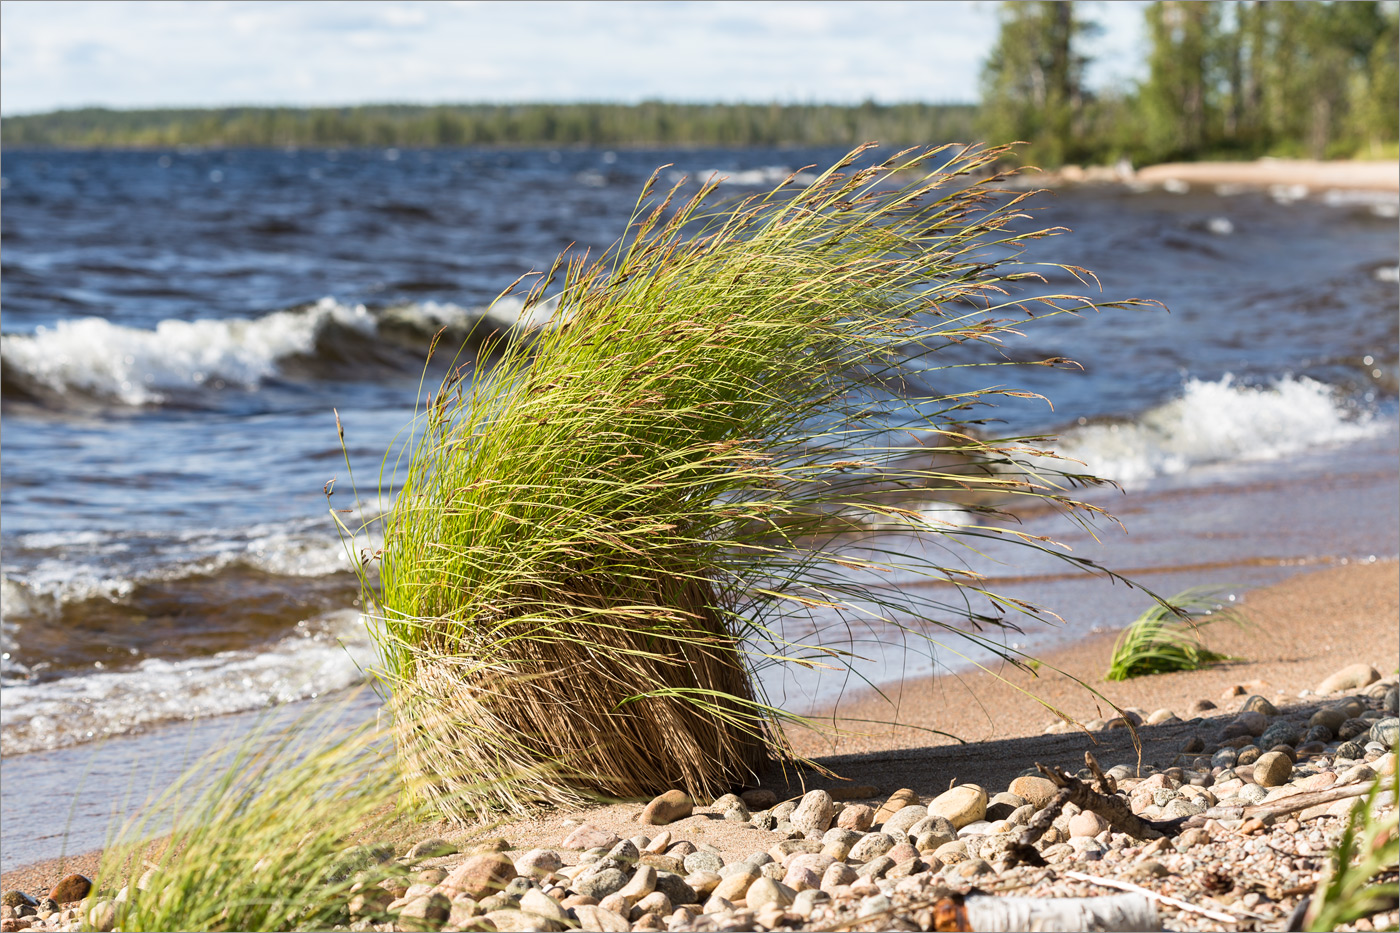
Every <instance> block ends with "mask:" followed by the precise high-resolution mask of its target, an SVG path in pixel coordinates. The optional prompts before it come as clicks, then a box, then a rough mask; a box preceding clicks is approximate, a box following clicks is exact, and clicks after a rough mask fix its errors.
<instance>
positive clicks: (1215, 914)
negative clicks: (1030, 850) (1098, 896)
mask: <svg viewBox="0 0 1400 933" xmlns="http://www.w3.org/2000/svg"><path fill="white" fill-rule="evenodd" d="M1064 876H1065V877H1066V878H1077V879H1078V880H1080V881H1087V882H1089V883H1090V884H1099V885H1103V886H1104V887H1106V888H1117V889H1119V890H1120V891H1131V892H1132V893H1134V894H1137V895H1140V896H1142V897H1146V898H1151V899H1152V900H1154V901H1160V902H1161V903H1163V904H1167V905H1169V906H1172V907H1175V908H1177V909H1178V910H1187V911H1190V912H1191V913H1193V914H1200V915H1201V916H1203V917H1209V918H1210V919H1212V920H1218V921H1219V922H1221V923H1238V922H1239V919H1240V918H1239V917H1236V916H1235V915H1234V914H1227V913H1225V912H1224V911H1219V910H1211V909H1210V908H1208V907H1197V906H1196V905H1195V904H1191V903H1188V902H1187V901H1183V900H1182V899H1181V898H1179V897H1171V896H1169V895H1166V894H1158V893H1157V892H1156V891H1152V890H1149V889H1148V888H1144V887H1142V886H1141V885H1136V884H1133V883H1132V882H1130V881H1119V880H1118V879H1116V878H1100V877H1098V876H1097V875H1086V874H1084V872H1082V871H1067V872H1064Z"/></svg>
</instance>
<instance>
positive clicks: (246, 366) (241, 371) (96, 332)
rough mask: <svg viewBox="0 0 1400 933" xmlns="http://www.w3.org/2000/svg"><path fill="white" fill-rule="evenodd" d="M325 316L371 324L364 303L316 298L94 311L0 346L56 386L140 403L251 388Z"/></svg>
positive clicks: (303, 348) (306, 346)
mask: <svg viewBox="0 0 1400 933" xmlns="http://www.w3.org/2000/svg"><path fill="white" fill-rule="evenodd" d="M332 321H334V322H335V323H338V324H340V325H342V326H346V327H352V328H354V329H356V330H359V331H362V332H364V333H367V334H368V333H372V332H374V330H375V323H374V318H373V316H372V315H371V314H370V313H369V312H368V311H367V310H365V307H364V305H354V306H348V305H343V304H340V303H338V302H336V301H334V300H333V299H330V298H323V299H321V301H319V302H317V303H316V305H315V306H313V307H312V308H310V309H306V310H295V311H275V312H273V313H272V314H269V315H266V316H264V317H260V318H256V319H253V320H244V319H219V318H215V319H208V320H199V321H177V320H166V321H161V322H160V323H159V324H157V325H156V327H155V329H154V330H145V329H141V328H133V327H123V326H121V325H118V324H113V323H112V322H111V321H108V320H106V319H104V318H96V317H88V318H79V319H77V320H68V321H60V322H59V323H58V324H56V325H54V326H53V327H39V328H38V329H37V330H35V332H34V333H33V334H27V335H20V334H7V335H5V336H4V337H0V354H3V356H4V363H5V365H6V366H18V367H20V368H21V369H23V370H24V371H25V372H26V373H27V374H28V375H29V376H30V377H31V378H33V379H35V380H36V381H38V382H39V383H41V384H43V385H45V386H48V387H49V388H51V389H54V390H56V391H60V392H62V391H66V390H69V389H78V390H81V391H84V392H88V393H91V394H94V395H99V396H106V397H112V398H116V399H119V400H120V401H123V402H125V403H127V404H129V405H145V404H153V403H159V402H161V401H164V400H165V399H166V398H167V397H168V394H169V393H170V392H172V391H178V390H190V389H197V388H199V387H201V386H206V385H213V386H216V387H217V386H218V385H219V384H220V383H224V384H228V385H234V386H242V387H246V388H252V387H254V386H256V385H257V384H258V383H259V382H261V381H262V380H264V379H266V378H268V377H269V376H272V375H274V374H275V373H276V371H277V363H278V361H279V360H281V359H284V358H286V357H289V356H292V355H295V354H300V353H309V352H311V351H312V350H313V349H314V348H315V345H316V337H317V335H318V334H319V333H320V332H321V331H322V330H323V329H324V328H325V327H326V326H327V325H328V324H330V323H331V322H332Z"/></svg>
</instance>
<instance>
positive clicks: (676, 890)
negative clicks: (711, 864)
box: [656, 871, 719, 907]
mask: <svg viewBox="0 0 1400 933" xmlns="http://www.w3.org/2000/svg"><path fill="white" fill-rule="evenodd" d="M700 874H707V873H700V872H697V875H700ZM715 883H716V884H718V883H719V882H718V881H716V882H715ZM656 890H658V891H660V892H661V893H662V894H665V895H666V897H667V898H668V899H669V900H670V901H671V903H672V904H674V905H675V906H677V907H680V906H681V905H682V904H698V903H700V895H699V893H698V892H697V891H696V889H695V888H694V887H693V886H692V885H691V884H690V882H689V881H687V880H686V879H685V878H682V877H681V876H680V875H678V874H676V873H675V872H670V871H659V872H657V873H656Z"/></svg>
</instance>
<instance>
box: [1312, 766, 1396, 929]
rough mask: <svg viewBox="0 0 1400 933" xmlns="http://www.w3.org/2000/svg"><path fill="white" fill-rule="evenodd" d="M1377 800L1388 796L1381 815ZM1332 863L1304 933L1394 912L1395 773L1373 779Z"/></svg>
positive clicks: (1380, 803) (1358, 805)
mask: <svg viewBox="0 0 1400 933" xmlns="http://www.w3.org/2000/svg"><path fill="white" fill-rule="evenodd" d="M1390 754H1392V755H1393V754H1395V752H1394V751H1393V750H1392V751H1391V753H1390ZM1382 794H1388V796H1389V803H1388V804H1387V805H1385V807H1384V808H1385V810H1386V812H1384V813H1382V812H1381V810H1382V809H1383V803H1382V799H1381V795H1382ZM1331 859H1332V864H1331V867H1330V869H1329V871H1328V874H1327V877H1326V878H1325V880H1324V881H1323V883H1322V884H1320V885H1319V889H1318V893H1317V894H1316V895H1315V896H1314V899H1313V903H1312V904H1310V905H1309V908H1308V912H1307V916H1308V920H1309V923H1308V929H1309V930H1312V931H1314V933H1320V931H1330V930H1335V929H1337V927H1339V926H1342V925H1344V924H1352V923H1355V922H1356V921H1358V920H1360V919H1362V918H1364V917H1369V916H1370V915H1372V914H1375V913H1379V912H1381V911H1384V910H1394V909H1395V906H1396V903H1397V900H1400V769H1394V768H1393V769H1392V770H1391V772H1390V774H1389V775H1388V776H1386V777H1382V778H1379V779H1377V781H1376V783H1375V785H1374V786H1373V787H1372V788H1371V792H1370V793H1369V794H1367V795H1366V796H1365V797H1364V798H1362V799H1361V800H1359V801H1357V803H1356V806H1354V807H1352V809H1351V813H1350V815H1349V816H1348V817H1347V825H1346V828H1345V829H1343V830H1342V837H1341V839H1339V840H1338V841H1337V847H1336V848H1335V849H1333V850H1332V854H1331Z"/></svg>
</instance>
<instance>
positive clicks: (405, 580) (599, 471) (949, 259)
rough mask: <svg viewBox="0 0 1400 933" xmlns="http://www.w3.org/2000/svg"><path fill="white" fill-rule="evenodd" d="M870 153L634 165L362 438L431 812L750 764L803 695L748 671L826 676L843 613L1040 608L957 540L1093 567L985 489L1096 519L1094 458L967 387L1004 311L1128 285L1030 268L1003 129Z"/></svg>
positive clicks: (1000, 327) (1020, 318)
mask: <svg viewBox="0 0 1400 933" xmlns="http://www.w3.org/2000/svg"><path fill="white" fill-rule="evenodd" d="M868 150H869V147H862V148H860V149H857V150H855V151H854V152H852V153H850V154H849V155H847V156H846V157H844V158H842V159H840V160H839V161H838V162H837V163H836V164H834V165H833V166H831V167H830V168H828V169H826V170H825V171H822V172H820V173H817V174H815V176H812V177H799V176H798V175H796V174H794V175H793V176H791V177H789V178H788V179H787V180H786V181H785V182H783V183H782V184H781V185H779V186H777V187H776V188H775V189H774V190H772V191H769V192H767V193H764V194H761V195H756V196H753V197H749V198H747V199H744V200H741V201H738V202H727V203H717V202H716V198H717V190H718V181H716V180H713V179H712V180H711V181H710V182H708V183H705V184H703V185H701V186H699V189H698V191H697V192H696V193H694V194H693V195H692V196H690V197H688V198H683V197H682V188H681V185H680V184H678V185H677V186H676V187H675V188H673V189H671V190H670V192H669V193H661V192H658V191H657V189H656V187H655V183H656V181H657V178H658V175H657V174H654V175H653V176H652V179H651V181H649V182H648V183H647V184H646V186H645V187H644V189H643V192H642V195H641V197H640V198H639V200H638V202H637V207H636V211H635V213H634V215H633V220H632V222H631V223H630V225H629V227H628V229H627V231H626V233H625V235H624V236H623V238H622V239H621V240H619V241H618V243H616V244H615V245H614V246H613V247H612V248H610V249H609V250H607V251H606V252H604V253H603V254H602V255H599V256H593V257H590V256H589V255H587V254H583V255H576V254H567V255H565V256H561V257H560V259H559V260H558V261H556V263H555V264H554V265H553V267H552V268H551V269H550V270H549V272H548V273H547V274H544V275H541V276H540V277H539V278H538V280H537V281H536V282H535V283H534V284H533V286H532V288H531V289H530V290H529V294H528V295H527V296H526V298H525V310H526V313H529V311H530V310H531V309H532V308H536V307H539V306H541V303H542V302H544V301H547V300H550V301H557V305H556V306H555V307H556V311H555V312H554V314H553V317H552V319H551V320H550V322H549V323H548V324H547V325H546V326H542V327H537V328H534V329H530V330H526V329H523V328H521V329H517V330H515V331H512V332H509V333H506V334H502V335H498V336H497V337H496V338H495V339H494V340H492V341H487V342H486V345H487V346H488V348H489V352H484V353H483V354H482V355H481V356H479V357H478V359H477V360H475V361H474V362H473V361H463V360H461V359H458V360H457V361H456V364H457V365H455V366H454V367H453V368H452V369H451V371H450V373H449V375H448V376H447V377H446V378H445V380H444V381H443V383H442V385H441V386H440V387H439V390H438V391H437V392H435V393H433V394H430V395H429V396H427V397H426V398H425V399H424V400H423V403H422V405H421V409H420V411H419V414H418V416H417V417H416V419H415V421H414V423H413V424H412V426H411V428H410V429H409V430H408V432H407V438H406V440H405V441H403V442H402V444H401V446H399V447H398V448H397V449H398V453H397V454H394V452H393V451H391V454H390V456H389V457H388V458H386V462H385V469H384V472H383V473H382V474H381V477H380V490H381V493H382V494H389V493H390V492H391V491H392V494H393V501H392V503H391V504H390V505H389V506H388V507H386V508H384V509H383V513H382V518H381V519H380V521H382V526H381V528H380V529H377V530H378V531H381V532H382V547H381V548H379V549H378V550H377V551H376V552H375V553H373V554H366V555H365V557H366V563H367V564H368V563H369V562H372V561H377V562H378V566H377V568H368V569H366V571H365V572H364V574H363V577H362V580H363V582H364V585H365V590H366V596H367V600H366V605H367V607H368V609H369V614H370V615H371V617H372V619H373V623H372V624H373V628H374V633H375V636H376V639H377V641H378V643H379V646H380V649H381V653H382V670H381V671H380V677H381V678H382V682H383V683H384V684H386V685H387V687H388V693H389V696H390V702H389V706H390V708H391V710H392V714H393V717H394V728H395V732H396V736H397V738H398V742H399V745H400V760H401V761H402V762H403V764H404V767H405V769H406V776H407V777H408V779H409V784H410V786H411V787H412V788H415V789H418V790H421V791H422V792H423V793H426V794H427V795H428V796H429V797H430V798H431V800H432V802H433V803H435V804H436V805H437V806H438V808H439V809H440V810H441V811H442V812H444V813H445V814H447V815H449V816H455V817H460V818H471V817H473V816H480V815H481V814H482V813H484V812H487V811H490V810H499V809H501V808H505V809H507V810H512V811H522V810H525V809H528V808H530V807H532V806H535V805H537V804H539V803H541V802H549V803H560V804H571V803H577V802H581V801H584V800H588V799H596V798H597V797H600V796H601V797H613V798H635V797H639V796H647V795H650V794H653V793H656V792H657V791H660V790H665V789H668V788H680V789H682V790H684V791H686V792H687V793H689V794H690V795H692V796H694V797H696V798H708V797H713V796H715V795H718V794H720V793H724V792H726V791H729V790H731V789H733V788H735V787H739V786H744V785H749V784H752V783H753V782H755V781H756V780H757V779H758V777H759V775H760V773H761V771H762V769H763V768H764V766H765V764H766V763H768V762H770V761H772V760H774V759H776V760H779V761H788V760H791V759H792V757H793V755H792V750H791V747H790V746H789V745H788V743H787V740H786V738H785V733H784V726H785V725H787V724H789V723H791V722H792V721H793V720H794V719H797V718H798V717H795V716H793V715H791V714H790V713H788V712H786V711H784V710H782V709H780V708H778V706H777V705H776V704H775V703H772V702H770V700H769V698H768V696H767V695H766V692H765V690H764V688H763V686H762V680H761V676H762V675H763V674H764V673H765V670H764V669H765V668H766V667H768V666H770V665H790V664H800V665H803V666H805V667H827V668H834V669H836V670H837V671H846V672H850V671H851V670H852V668H853V662H854V661H855V660H856V655H857V654H858V647H857V642H858V640H859V638H861V637H865V635H869V637H875V638H879V639H881V640H885V641H888V640H890V639H891V638H900V639H907V640H909V641H910V642H911V643H921V644H922V643H930V642H941V643H951V642H949V641H948V640H946V639H943V638H942V636H944V635H947V636H949V637H950V638H954V637H957V638H967V639H971V640H972V641H974V642H978V643H980V644H982V645H984V646H986V647H988V648H990V649H992V650H995V651H997V652H998V653H1001V654H1003V656H1007V655H1008V654H1010V655H1014V651H1011V650H1010V649H1007V648H1005V647H1001V646H998V645H997V644H996V643H995V641H994V640H993V639H992V638H990V637H989V635H988V634H986V633H985V631H984V630H986V629H988V628H989V627H990V628H993V629H995V628H996V627H1001V626H1008V625H1013V626H1014V625H1017V624H1019V623H1020V622H1023V621H1025V620H1027V619H1034V620H1042V621H1054V619H1055V617H1054V615H1053V613H1050V612H1049V611H1047V610H1045V609H1043V608H1041V607H1038V606H1035V605H1032V604H1030V603H1027V602H1025V601H1022V600H1017V599H1013V598H1010V597H1006V596H1002V595H999V594H996V593H993V592H991V591H989V590H988V589H987V588H986V586H985V578H984V576H983V575H982V574H981V573H980V572H978V571H977V570H976V569H974V568H972V567H971V565H970V563H969V560H970V559H971V558H973V557H975V556H976V555H977V554H978V553H981V551H982V550H983V549H984V548H986V547H993V546H997V543H998V542H1003V541H1010V542H1014V543H1015V544H1018V545H1024V546H1025V547H1026V548H1029V549H1034V550H1036V551H1039V552H1043V553H1048V554H1054V555H1055V556H1057V557H1059V558H1061V559H1063V560H1065V561H1069V562H1070V563H1072V564H1073V565H1074V566H1076V567H1080V568H1083V569H1085V570H1090V571H1096V570H1099V569H1101V568H1098V567H1096V565H1094V564H1092V563H1090V562H1088V561H1086V560H1083V559H1080V558H1078V557H1076V556H1074V555H1072V554H1069V553H1068V552H1067V551H1066V550H1065V549H1062V548H1060V547H1059V546H1058V545H1056V544H1055V543H1054V542H1053V541H1050V540H1048V539H1044V538H1041V537H1037V536H1034V535H1031V534H1029V533H1026V532H1023V531H1021V530H1019V529H1018V528H1016V526H1015V524H1014V523H1012V522H1010V521H1006V520H1004V519H1005V516H1004V515H1002V514H1001V513H1002V511H1003V510H1004V509H1005V507H1006V506H1007V505H1008V504H1010V505H1012V506H1013V507H1014V505H1015V503H1017V502H1028V503H1034V504H1038V505H1049V506H1051V507H1054V508H1057V509H1060V510H1062V511H1064V512H1065V513H1066V514H1068V515H1070V516H1072V517H1074V518H1076V519H1078V520H1080V521H1082V522H1084V523H1086V524H1089V523H1092V522H1093V521H1095V520H1096V519H1097V518H1099V517H1102V516H1101V513H1099V511H1098V510H1097V509H1096V508H1094V507H1092V506H1089V505H1086V504H1085V503H1083V502H1082V501H1080V500H1079V499H1078V498H1076V490H1077V489H1078V488H1079V487H1081V486H1084V485H1089V484H1094V483H1097V482H1099V480H1097V479H1095V478H1094V477H1092V476H1089V475H1086V474H1085V473H1083V472H1082V471H1079V470H1077V469H1075V467H1076V465H1075V464H1073V463H1069V462H1065V461H1056V460H1047V459H1046V458H1045V457H1044V456H1043V455H1044V454H1046V453H1047V451H1046V450H1045V449H1044V448H1045V447H1046V442H1045V440H1044V439H1043V438H1026V437H1011V438H999V437H996V436H995V435H994V434H992V433H991V432H990V431H988V430H987V428H986V427H985V425H984V424H983V422H984V421H985V420H986V419H985V412H984V409H985V408H986V407H987V406H989V405H991V404H993V403H995V402H997V401H999V400H1002V399H1005V398H1007V397H1017V396H1019V397H1026V396H1028V395H1029V393H1025V392H1021V391H1018V390H1017V389H1015V387H1014V386H1008V385H1005V384H1001V383H995V382H993V383H992V384H991V385H985V384H984V385H983V387H973V388H969V387H968V385H969V383H970V382H972V383H974V384H975V383H977V382H979V381H980V380H979V379H976V378H971V379H970V377H977V376H978V374H979V373H982V372H985V373H986V374H987V381H988V382H991V380H992V379H993V374H994V373H996V372H998V370H997V369H996V368H995V367H997V366H1000V365H1005V364H1009V362H1010V356H1009V355H1008V356H1007V357H1003V356H1002V355H1001V354H1002V348H1003V343H1004V341H1006V340H1008V339H1014V338H1015V337H1016V335H1019V334H1020V333H1021V329H1022V328H1025V327H1031V328H1034V327H1036V326H1038V325H1039V322H1040V321H1041V320H1042V319H1044V318H1046V317H1052V316H1056V315H1062V314H1071V313H1080V312H1093V311H1097V310H1099V309H1101V308H1104V307H1122V306H1136V305H1142V304H1146V302H1135V301H1128V302H1116V303H1101V302H1096V301H1094V300H1093V299H1091V298H1089V297H1086V296H1084V295H1081V294H1062V293H1055V292H1049V291H1048V290H1046V289H1045V288H1044V286H1043V279H1041V277H1040V276H1039V274H1038V272H1037V269H1036V267H1035V264H1033V263H1031V262H1029V261H1028V259H1027V258H1026V256H1025V255H1024V250H1025V249H1026V247H1027V246H1028V245H1029V244H1030V243H1031V242H1032V241H1035V240H1039V239H1043V238H1046V237H1052V236H1054V235H1056V234H1058V233H1062V232H1064V231H1063V230H1062V229H1059V228H1051V227H1043V226H1037V225H1036V224H1035V223H1034V220H1035V218H1034V214H1033V213H1031V212H1030V211H1029V210H1028V209H1027V199H1028V198H1029V197H1030V194H1029V193H1027V192H1024V191H1020V192H1018V191H1010V190H1005V189H1004V188H1003V187H1002V186H1001V183H1002V182H1003V181H1004V180H1005V178H1006V175H1005V174H993V173H994V171H995V166H996V164H997V163H998V161H999V160H1002V159H1004V157H1005V156H1006V154H1007V151H1006V150H1004V149H997V148H974V147H942V148H935V149H918V150H906V151H904V152H900V153H898V154H895V155H892V156H890V157H888V158H886V159H884V160H877V159H876V158H875V157H874V156H873V155H872V154H871V153H870V152H869V151H868ZM659 171H660V170H658V174H659ZM1054 268H1055V270H1056V271H1057V273H1060V274H1063V273H1064V272H1068V273H1069V274H1070V275H1072V276H1073V277H1074V278H1075V280H1076V281H1078V282H1079V283H1081V284H1082V285H1084V286H1085V287H1086V288H1088V287H1092V286H1093V285H1094V284H1095V280H1094V279H1093V277H1092V275H1091V274H1089V273H1087V272H1086V271H1084V270H1083V269H1079V268H1077V267H1073V266H1065V265H1057V266H1055V267H1054ZM1020 283H1029V284H1031V285H1035V286H1036V287H1037V288H1038V289H1039V290H1038V292H1037V293H1036V294H1035V296H1034V297H1031V298H1026V297H1017V296H1016V294H1015V290H1016V289H1017V288H1019V287H1020ZM1019 359H1020V365H1042V366H1064V365H1067V362H1068V361H1066V360H1063V359H1060V358H1052V359H1036V360H1033V361H1030V363H1026V362H1025V360H1024V355H1021V356H1020V357H1019ZM1047 463H1050V464H1053V465H1054V466H1055V468H1053V469H1052V468H1051V467H1049V466H1047V465H1046V464H1047ZM1060 467H1063V468H1060ZM930 495H932V496H934V497H935V498H946V499H948V500H955V501H958V502H959V503H960V504H961V507H962V508H963V509H964V510H965V512H966V517H965V518H964V519H959V520H957V521H952V520H949V519H948V513H947V512H938V511H933V510H930V509H927V508H924V507H923V505H925V504H926V503H927V498H928V497H929V496H930ZM892 526H893V527H894V528H897V529H901V530H903V531H905V532H908V533H910V534H912V535H914V536H918V537H920V538H921V539H922V540H923V541H925V542H926V543H927V545H928V546H926V547H922V548H914V549H911V548H909V547H908V546H907V545H904V544H898V545H896V544H891V543H890V542H891V541H892V539H891V537H890V536H889V535H888V529H889V528H891V527H892ZM877 528H878V529H882V530H881V531H878V532H877V531H874V530H873V529H877ZM346 531H347V532H348V531H349V529H346ZM371 570H373V571H374V572H373V573H372V574H371V572H370V571H371ZM896 578H898V579H904V580H915V581H918V582H919V583H920V584H928V585H919V586H900V585H898V584H897V583H890V582H888V581H890V580H893V579H896ZM862 633H864V634H862ZM503 776H509V778H505V777H503ZM487 777H490V778H500V779H492V780H486V779H484V778H487Z"/></svg>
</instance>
